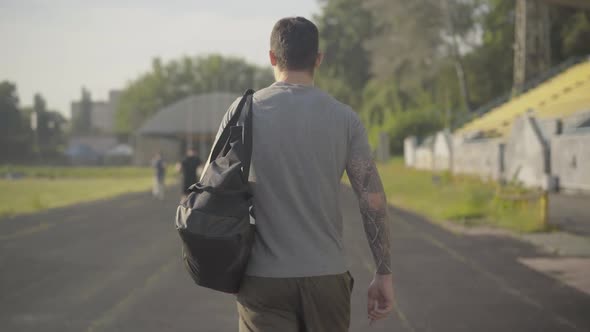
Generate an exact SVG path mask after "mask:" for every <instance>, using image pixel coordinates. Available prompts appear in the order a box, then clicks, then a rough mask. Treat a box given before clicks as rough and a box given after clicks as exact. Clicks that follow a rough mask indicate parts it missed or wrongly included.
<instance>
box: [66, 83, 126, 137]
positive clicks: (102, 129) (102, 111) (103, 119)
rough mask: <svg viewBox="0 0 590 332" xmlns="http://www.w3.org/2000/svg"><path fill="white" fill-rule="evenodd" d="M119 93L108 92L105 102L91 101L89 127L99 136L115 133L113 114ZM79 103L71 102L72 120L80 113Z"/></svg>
mask: <svg viewBox="0 0 590 332" xmlns="http://www.w3.org/2000/svg"><path fill="white" fill-rule="evenodd" d="M120 95H121V91H119V90H111V91H109V99H108V100H106V101H103V100H100V101H92V108H91V111H90V126H91V128H92V129H93V130H95V131H97V132H99V133H101V134H113V133H114V132H115V113H116V112H117V106H118V104H119V97H120ZM80 108H81V101H79V100H77V101H73V102H72V105H71V112H72V114H71V116H72V117H71V118H72V119H74V118H75V117H76V115H77V114H78V113H79V112H80Z"/></svg>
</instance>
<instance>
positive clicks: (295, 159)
mask: <svg viewBox="0 0 590 332" xmlns="http://www.w3.org/2000/svg"><path fill="white" fill-rule="evenodd" d="M253 101H254V104H253V108H252V112H253V145H254V148H253V152H252V167H251V170H252V171H251V174H250V182H251V184H252V188H253V191H254V206H255V207H256V225H257V234H256V240H255V242H254V248H253V251H252V255H251V258H250V262H249V265H248V269H247V272H246V273H247V274H248V275H252V276H261V277H277V278H279V277H280V278H288V277H308V276H319V275H329V274H339V273H343V272H345V271H346V263H345V259H344V254H343V245H342V215H341V212H340V211H341V209H340V195H339V192H340V180H341V178H342V175H343V173H344V170H345V168H346V164H347V161H348V160H349V158H350V157H351V156H352V155H356V156H357V157H367V158H369V157H370V153H371V152H370V148H369V144H368V142H367V135H366V132H365V129H364V127H363V125H362V123H361V122H360V120H359V118H358V116H357V114H356V113H355V112H353V111H352V109H351V108H350V107H349V106H347V105H345V104H342V103H340V102H338V101H337V100H336V99H334V98H333V97H331V96H330V95H328V94H326V93H325V92H323V91H321V90H319V89H317V88H315V87H312V86H304V85H296V84H289V83H284V82H277V83H274V84H272V85H271V86H269V87H267V88H265V89H262V90H259V91H257V92H256V93H255V94H254V98H253ZM237 103H238V100H236V102H234V103H233V104H232V106H231V107H230V109H229V110H228V112H227V114H226V116H225V118H224V122H223V123H222V125H221V128H220V130H221V129H222V128H223V126H224V123H227V120H228V119H229V118H230V117H231V115H232V114H233V112H234V109H235V107H236V106H237Z"/></svg>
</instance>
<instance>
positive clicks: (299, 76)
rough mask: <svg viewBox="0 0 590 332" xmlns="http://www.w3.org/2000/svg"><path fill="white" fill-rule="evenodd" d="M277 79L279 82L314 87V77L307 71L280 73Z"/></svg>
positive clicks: (276, 76) (277, 74)
mask: <svg viewBox="0 0 590 332" xmlns="http://www.w3.org/2000/svg"><path fill="white" fill-rule="evenodd" d="M275 78H276V80H277V82H285V83H289V84H299V85H309V86H313V75H312V74H311V73H309V72H306V71H280V72H277V73H276V75H275Z"/></svg>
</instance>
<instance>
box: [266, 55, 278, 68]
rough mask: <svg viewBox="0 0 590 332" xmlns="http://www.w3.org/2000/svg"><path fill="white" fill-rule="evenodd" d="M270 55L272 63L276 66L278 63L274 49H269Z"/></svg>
mask: <svg viewBox="0 0 590 332" xmlns="http://www.w3.org/2000/svg"><path fill="white" fill-rule="evenodd" d="M268 57H269V59H270V64H271V65H272V66H273V67H274V66H276V65H277V57H276V55H275V54H274V53H273V51H268Z"/></svg>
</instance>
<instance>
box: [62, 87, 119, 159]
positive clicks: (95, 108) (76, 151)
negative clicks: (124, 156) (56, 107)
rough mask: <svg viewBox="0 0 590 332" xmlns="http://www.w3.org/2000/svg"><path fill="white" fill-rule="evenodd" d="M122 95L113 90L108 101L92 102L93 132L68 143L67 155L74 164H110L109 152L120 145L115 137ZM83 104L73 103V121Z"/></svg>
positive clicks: (81, 135) (91, 123)
mask: <svg viewBox="0 0 590 332" xmlns="http://www.w3.org/2000/svg"><path fill="white" fill-rule="evenodd" d="M120 94H121V92H120V91H118V90H111V91H109V98H108V100H106V101H105V100H98V101H92V104H91V108H90V128H91V130H90V131H89V132H87V133H83V134H75V135H72V136H71V137H70V139H69V142H68V147H67V150H66V155H67V156H68V157H69V159H70V162H71V163H72V164H82V165H95V164H105V163H109V160H110V159H109V155H108V152H109V151H110V150H112V149H114V148H115V147H117V145H118V142H117V137H116V135H115V114H116V112H117V107H118V103H119V97H120ZM81 104H82V102H81V101H80V100H77V101H73V102H72V104H71V116H72V119H75V118H76V117H77V115H78V114H79V113H80V112H81V107H82V106H81ZM111 159H112V158H111ZM117 162H118V163H120V162H119V161H117Z"/></svg>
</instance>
